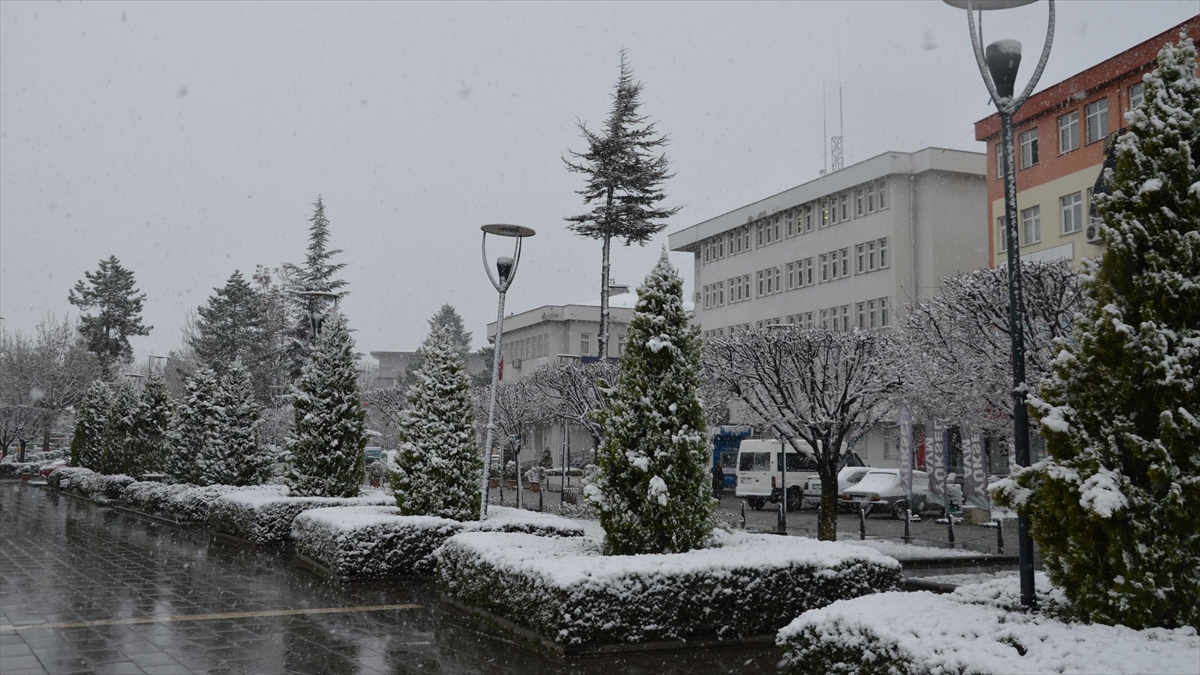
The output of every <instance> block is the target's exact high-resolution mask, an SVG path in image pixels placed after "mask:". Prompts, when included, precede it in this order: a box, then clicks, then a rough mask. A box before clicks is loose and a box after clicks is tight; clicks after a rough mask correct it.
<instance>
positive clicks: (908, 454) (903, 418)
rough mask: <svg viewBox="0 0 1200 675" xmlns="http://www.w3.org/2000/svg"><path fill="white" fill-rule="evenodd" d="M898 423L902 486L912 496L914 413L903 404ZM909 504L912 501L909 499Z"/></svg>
mask: <svg viewBox="0 0 1200 675" xmlns="http://www.w3.org/2000/svg"><path fill="white" fill-rule="evenodd" d="M896 423H897V424H898V425H899V426H900V484H901V485H903V486H904V491H905V494H908V495H911V494H912V470H913V457H912V441H913V435H912V413H910V412H909V411H908V406H906V405H904V404H903V403H901V404H900V408H899V410H898V411H897V419H896ZM909 503H912V500H911V499H909Z"/></svg>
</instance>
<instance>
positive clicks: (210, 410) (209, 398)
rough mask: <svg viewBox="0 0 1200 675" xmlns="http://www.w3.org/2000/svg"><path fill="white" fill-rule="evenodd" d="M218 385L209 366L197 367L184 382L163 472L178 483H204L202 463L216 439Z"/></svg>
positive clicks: (206, 458) (218, 416) (217, 430)
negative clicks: (165, 468)
mask: <svg viewBox="0 0 1200 675" xmlns="http://www.w3.org/2000/svg"><path fill="white" fill-rule="evenodd" d="M217 394H218V384H217V376H216V374H215V373H214V372H213V371H212V370H211V369H209V368H197V369H196V371H195V372H194V373H192V375H191V377H189V378H188V379H187V380H186V382H185V383H184V393H183V400H182V401H180V403H179V406H178V408H177V410H176V415H175V422H174V424H173V426H172V429H171V434H170V439H171V452H170V454H169V456H168V460H169V461H168V465H167V473H169V474H171V476H173V477H174V478H175V480H177V481H179V482H181V483H195V484H197V485H207V484H209V481H207V480H206V478H205V476H206V472H205V468H206V464H207V460H208V458H210V457H213V456H214V455H215V454H216V452H217V451H216V449H215V448H216V445H217V443H219V442H220V431H221V429H220V422H221V419H220V418H221V415H220V411H219V410H218V409H217Z"/></svg>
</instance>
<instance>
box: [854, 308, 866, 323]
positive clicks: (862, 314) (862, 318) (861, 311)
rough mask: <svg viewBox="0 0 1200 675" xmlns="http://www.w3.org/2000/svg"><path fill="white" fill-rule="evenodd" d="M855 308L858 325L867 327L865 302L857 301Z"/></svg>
mask: <svg viewBox="0 0 1200 675" xmlns="http://www.w3.org/2000/svg"><path fill="white" fill-rule="evenodd" d="M855 308H856V309H857V310H858V327H859V328H866V327H867V303H865V302H860V303H858V305H856V306H855Z"/></svg>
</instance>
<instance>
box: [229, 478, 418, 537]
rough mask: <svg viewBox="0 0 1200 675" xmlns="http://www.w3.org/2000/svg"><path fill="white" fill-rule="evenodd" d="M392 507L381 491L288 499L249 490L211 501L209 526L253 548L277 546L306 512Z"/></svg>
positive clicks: (274, 491) (277, 491) (278, 491)
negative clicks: (253, 544) (294, 522)
mask: <svg viewBox="0 0 1200 675" xmlns="http://www.w3.org/2000/svg"><path fill="white" fill-rule="evenodd" d="M394 503H395V499H394V498H393V497H391V496H390V495H386V494H384V493H383V492H381V491H375V492H370V493H367V495H366V496H363V497H289V496H287V495H286V494H284V488H283V487H280V486H275V487H262V488H249V489H245V490H238V491H236V492H229V493H226V494H224V495H222V496H220V497H218V498H217V499H215V500H213V502H212V505H211V507H210V513H209V518H208V524H209V527H211V528H212V529H213V530H215V531H217V532H223V533H225V534H230V535H233V536H235V537H240V538H242V539H245V540H247V541H250V542H253V543H255V544H260V545H263V544H278V543H282V542H285V541H287V540H288V538H289V537H290V535H291V532H292V521H293V520H295V519H296V516H298V515H300V514H301V513H302V512H304V511H307V510H309V509H316V508H321V507H342V506H384V505H391V504H394Z"/></svg>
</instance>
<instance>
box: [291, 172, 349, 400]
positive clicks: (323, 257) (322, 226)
mask: <svg viewBox="0 0 1200 675" xmlns="http://www.w3.org/2000/svg"><path fill="white" fill-rule="evenodd" d="M309 222H310V223H311V225H310V226H309V228H308V249H307V252H306V254H305V257H304V264H303V265H292V264H287V265H284V269H283V270H282V272H283V275H284V279H285V285H286V295H287V298H288V301H289V303H290V304H291V308H290V312H289V313H290V314H291V321H290V323H291V326H290V327H289V329H288V334H287V338H286V344H285V346H284V347H285V349H284V351H285V353H286V354H287V355H288V357H289V359H290V360H291V364H292V365H291V367H292V379H293V380H295V379H296V378H297V377H299V376H300V375H301V372H302V371H303V369H304V366H305V364H306V363H307V361H308V357H309V352H310V351H312V349H313V345H314V344H315V343H316V340H314V338H313V328H312V317H313V314H314V313H317V312H319V313H322V314H328V313H330V310H329V305H330V299H329V298H325V297H320V296H312V295H307V296H306V295H301V293H314V292H315V293H337V294H338V297H341V296H344V295H345V294H346V293H347V291H343V290H340V289H342V288H343V287H345V285H346V281H345V280H344V279H336V278H334V275H336V274H337V273H338V272H340V271H341V269H342V268H343V267H345V266H346V263H334V262H330V261H331V259H332V258H333V256H335V255H337V254H339V253H341V252H342V251H341V249H332V250H331V249H329V248H328V246H329V219H328V218H326V217H325V202H324V201H323V200H322V199H321V197H319V196H318V197H317V201H316V203H315V204H313V215H312V218H310V219H309Z"/></svg>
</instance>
